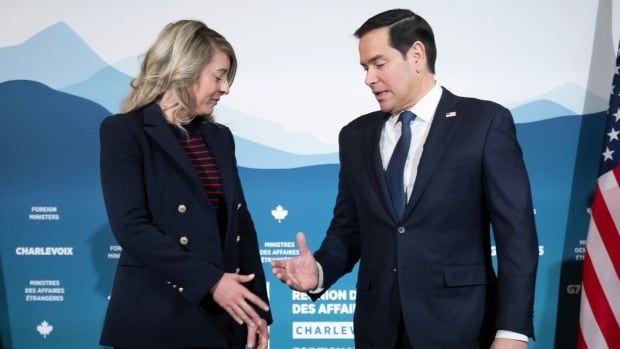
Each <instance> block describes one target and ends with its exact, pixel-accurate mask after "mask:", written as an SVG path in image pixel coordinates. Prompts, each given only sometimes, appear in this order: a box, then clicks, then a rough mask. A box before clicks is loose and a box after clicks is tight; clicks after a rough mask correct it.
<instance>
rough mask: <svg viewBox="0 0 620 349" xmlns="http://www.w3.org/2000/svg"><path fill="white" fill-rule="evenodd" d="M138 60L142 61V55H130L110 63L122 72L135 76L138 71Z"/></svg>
mask: <svg viewBox="0 0 620 349" xmlns="http://www.w3.org/2000/svg"><path fill="white" fill-rule="evenodd" d="M140 62H142V55H138V56H130V57H127V58H124V59H121V60H120V61H118V62H114V63H112V66H113V67H114V68H116V69H117V70H119V71H120V72H122V73H123V74H126V75H129V76H137V75H138V73H139V72H140Z"/></svg>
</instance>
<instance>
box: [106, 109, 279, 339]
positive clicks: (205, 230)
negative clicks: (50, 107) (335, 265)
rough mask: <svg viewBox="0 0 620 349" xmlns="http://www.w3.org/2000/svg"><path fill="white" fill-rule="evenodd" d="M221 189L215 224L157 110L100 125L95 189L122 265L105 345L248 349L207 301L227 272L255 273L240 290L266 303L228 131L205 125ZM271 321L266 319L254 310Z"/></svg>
mask: <svg viewBox="0 0 620 349" xmlns="http://www.w3.org/2000/svg"><path fill="white" fill-rule="evenodd" d="M200 129H201V132H202V133H203V135H204V136H205V139H206V141H207V145H208V147H209V150H210V151H211V152H212V153H213V154H214V156H215V159H216V162H217V165H218V169H219V171H220V173H221V176H222V184H223V186H224V196H225V204H226V208H227V213H228V224H227V231H226V239H225V242H224V243H223V246H224V247H223V249H222V247H221V246H222V245H221V244H220V234H219V230H218V225H217V217H216V215H215V213H214V211H213V208H212V207H211V204H210V203H209V201H208V200H207V197H206V194H205V192H204V190H203V188H202V184H201V182H200V180H199V178H198V176H197V173H196V171H195V169H194V168H193V166H192V164H191V162H190V160H189V158H188V157H187V155H186V154H185V153H184V152H183V150H182V148H181V146H180V145H179V142H178V140H177V139H176V137H175V135H174V134H173V132H172V130H171V129H170V127H169V125H168V124H167V123H166V121H165V119H164V117H163V115H162V113H161V111H160V109H159V107H158V106H157V105H156V104H150V105H148V106H146V107H144V108H142V109H140V110H137V111H135V112H131V113H128V114H125V115H116V116H111V117H108V118H106V119H105V120H104V121H103V122H102V124H101V130H100V132H101V183H102V187H103V195H104V199H105V204H106V208H107V211H108V217H109V220H110V225H111V227H112V231H113V232H114V236H115V237H116V239H117V241H118V243H119V244H120V245H121V246H122V248H123V252H122V254H121V257H120V260H119V262H118V268H117V271H116V277H115V279H114V286H113V290H112V294H111V299H110V303H109V306H108V311H107V314H106V319H105V324H104V327H103V333H102V337H101V344H104V345H113V346H119V347H127V348H188V347H199V346H201V347H204V346H217V347H220V346H226V345H228V344H229V343H232V344H235V343H244V341H245V336H244V332H245V328H244V326H239V325H236V324H234V322H233V321H232V320H231V318H230V317H229V315H228V314H227V313H226V312H225V311H224V310H223V309H221V308H220V307H219V306H218V305H217V304H216V303H215V302H214V301H213V298H212V297H211V294H210V290H211V288H212V287H213V286H214V285H215V284H216V283H217V281H218V280H219V279H220V278H221V277H222V275H223V273H224V272H229V273H234V272H238V273H242V274H250V273H254V274H256V278H255V279H254V280H253V282H251V283H249V284H247V285H246V286H247V287H248V288H249V289H250V290H251V291H252V292H254V293H255V294H257V295H258V296H260V297H261V298H262V299H263V300H265V301H267V293H266V288H265V277H264V273H263V268H262V265H261V261H260V257H259V254H258V243H257V238H256V232H255V230H254V225H253V223H252V219H251V218H250V214H249V212H248V209H247V206H246V202H245V198H244V196H243V190H242V189H241V183H240V181H239V176H238V173H237V164H236V160H235V153H234V141H233V137H232V134H231V133H230V131H229V129H228V128H226V127H224V126H222V125H219V124H215V123H212V122H204V123H203V124H201V127H200ZM259 314H262V316H263V317H264V318H265V319H266V320H267V321H268V322H269V323H271V314H269V313H264V312H259Z"/></svg>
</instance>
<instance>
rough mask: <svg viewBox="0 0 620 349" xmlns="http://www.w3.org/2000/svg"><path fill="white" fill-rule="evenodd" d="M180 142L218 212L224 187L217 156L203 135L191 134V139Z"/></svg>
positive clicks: (180, 140)
mask: <svg viewBox="0 0 620 349" xmlns="http://www.w3.org/2000/svg"><path fill="white" fill-rule="evenodd" d="M179 143H180V144H181V147H182V148H183V151H185V154H186V155H187V157H188V158H189V160H190V161H191V163H192V165H193V166H194V168H195V169H196V173H197V174H198V178H199V179H200V182H201V183H202V188H203V189H204V191H205V193H206V194H207V198H208V199H209V202H210V203H211V206H213V210H214V211H215V212H216V213H217V212H218V209H219V207H220V205H221V204H222V203H223V201H224V187H223V185H222V177H221V176H220V171H219V170H218V168H217V163H216V162H215V157H213V154H211V152H210V151H209V148H208V147H207V143H206V142H205V140H204V138H203V137H202V136H201V135H190V137H189V139H187V138H185V137H182V138H179Z"/></svg>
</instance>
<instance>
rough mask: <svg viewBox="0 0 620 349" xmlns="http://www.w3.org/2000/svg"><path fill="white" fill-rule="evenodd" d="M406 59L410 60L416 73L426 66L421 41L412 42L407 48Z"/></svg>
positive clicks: (424, 48)
mask: <svg viewBox="0 0 620 349" xmlns="http://www.w3.org/2000/svg"><path fill="white" fill-rule="evenodd" d="M407 59H409V60H411V61H412V62H413V64H414V66H415V70H416V72H417V73H419V72H421V71H423V70H424V68H425V67H426V47H424V44H423V43H422V42H421V41H416V42H414V43H413V44H412V45H411V47H410V48H409V50H407Z"/></svg>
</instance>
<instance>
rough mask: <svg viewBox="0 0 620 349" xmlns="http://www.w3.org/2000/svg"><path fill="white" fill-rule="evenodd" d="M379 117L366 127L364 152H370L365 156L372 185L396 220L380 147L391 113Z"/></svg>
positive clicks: (387, 210) (387, 211)
mask: <svg viewBox="0 0 620 349" xmlns="http://www.w3.org/2000/svg"><path fill="white" fill-rule="evenodd" d="M378 114H380V116H379V117H376V118H373V119H372V122H371V125H370V126H369V127H366V128H365V129H364V136H363V137H364V138H363V141H362V142H363V147H364V149H363V153H362V154H368V155H369V156H365V159H366V161H365V162H366V168H367V171H368V173H369V174H370V176H371V179H372V180H371V181H370V183H371V185H372V188H373V190H374V191H375V193H376V194H377V197H379V198H381V202H382V204H383V206H384V208H385V210H386V213H387V214H388V215H389V216H390V217H391V218H392V219H394V220H396V213H395V212H394V208H393V207H392V200H391V199H390V193H389V192H388V188H387V183H386V182H385V174H384V171H383V163H382V161H381V151H380V148H379V142H380V141H381V131H382V130H383V125H385V121H386V120H387V118H388V117H389V116H390V114H389V113H382V112H378Z"/></svg>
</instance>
